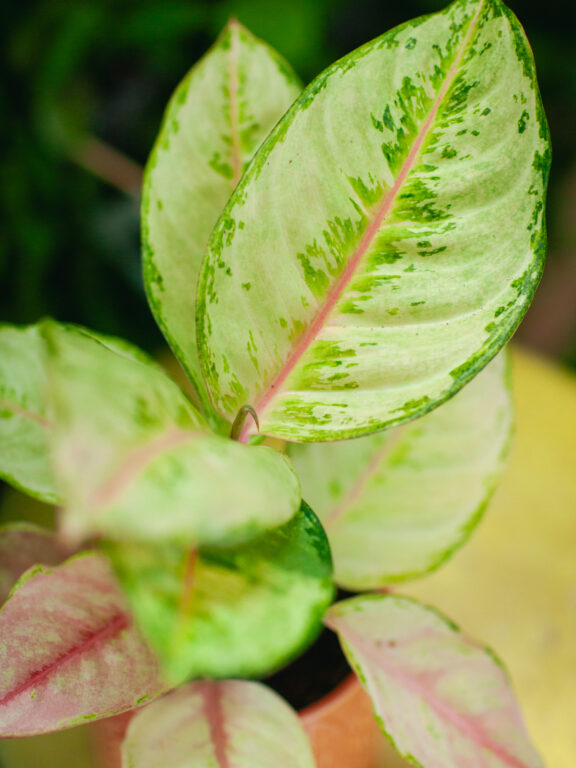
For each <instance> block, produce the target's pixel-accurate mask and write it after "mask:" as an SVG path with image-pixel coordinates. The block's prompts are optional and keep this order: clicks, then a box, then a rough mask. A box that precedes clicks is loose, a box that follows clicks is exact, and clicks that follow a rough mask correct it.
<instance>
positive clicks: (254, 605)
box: [105, 505, 334, 684]
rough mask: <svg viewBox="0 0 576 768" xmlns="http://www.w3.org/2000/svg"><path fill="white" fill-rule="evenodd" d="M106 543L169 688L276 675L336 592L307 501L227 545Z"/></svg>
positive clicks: (307, 639) (313, 631) (316, 628)
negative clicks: (266, 528) (281, 521)
mask: <svg viewBox="0 0 576 768" xmlns="http://www.w3.org/2000/svg"><path fill="white" fill-rule="evenodd" d="M105 546H106V552H107V554H108V555H109V557H110V559H111V561H112V563H113V565H114V567H115V569H116V573H117V575H118V578H119V580H120V583H121V584H122V586H123V587H124V591H125V593H126V595H127V596H128V599H129V601H130V604H131V606H132V609H133V611H134V614H135V616H136V618H137V620H138V622H139V625H140V627H141V628H142V630H143V632H144V634H145V635H146V637H147V639H148V641H149V642H150V644H151V646H152V647H153V648H154V650H155V651H156V652H157V654H158V656H159V658H160V659H161V662H162V669H163V671H164V674H165V676H166V677H167V679H169V680H170V682H171V683H173V684H176V683H181V682H182V681H183V680H186V679H191V678H195V677H214V678H223V677H260V676H263V675H265V674H267V673H269V672H272V671H274V670H275V669H276V668H278V667H280V666H282V665H283V664H285V663H287V662H288V661H290V660H291V659H292V658H294V656H295V655H297V654H298V653H299V652H301V651H303V650H304V649H305V648H307V647H308V645H309V644H310V643H311V642H312V641H313V640H314V639H315V637H316V636H317V634H318V633H319V632H320V629H321V622H322V616H323V614H324V611H325V609H326V608H327V607H328V605H329V604H330V602H331V600H332V598H333V595H334V586H333V582H332V563H331V559H330V550H329V547H328V542H327V540H326V536H325V534H324V532H323V530H322V527H321V525H320V523H319V522H318V520H317V518H316V517H315V515H314V514H313V513H312V512H311V510H310V509H308V508H307V507H306V506H305V505H303V507H302V510H301V511H300V513H299V514H297V515H295V517H294V518H293V519H292V520H290V521H289V522H288V523H286V524H285V525H283V526H282V527H280V528H278V529H276V530H274V531H271V532H269V533H265V534H263V535H261V536H259V537H258V538H256V539H254V540H252V541H250V542H249V543H248V544H243V545H241V546H237V547H234V548H230V547H221V546H219V547H213V548H200V550H198V551H191V552H190V551H187V550H184V549H182V548H181V547H178V546H173V545H162V544H156V545H152V544H149V545H144V544H133V543H129V542H121V543H112V542H109V543H108V544H106V545H105Z"/></svg>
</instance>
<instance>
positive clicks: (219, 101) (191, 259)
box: [142, 21, 301, 412]
mask: <svg viewBox="0 0 576 768" xmlns="http://www.w3.org/2000/svg"><path fill="white" fill-rule="evenodd" d="M300 90H301V86H300V84H299V83H298V80H297V78H296V76H295V75H294V73H293V72H292V71H291V70H290V67H289V66H288V64H287V63H286V62H285V61H284V60H283V59H281V58H280V56H278V54H276V52H275V51H273V50H272V49H271V48H269V47H268V46H267V45H266V44H264V43H263V42H261V41H260V40H258V39H257V38H255V37H253V36H252V35H251V34H250V32H248V30H247V29H245V28H244V27H242V25H240V24H239V23H238V22H236V21H231V22H230V23H229V24H228V25H227V27H226V28H225V30H224V31H223V32H222V34H221V36H220V38H219V39H218V41H217V42H216V44H215V45H214V46H213V47H212V48H211V49H210V51H209V52H208V53H207V54H206V55H205V56H204V57H203V58H202V59H201V60H200V62H199V63H198V64H197V65H196V66H195V67H193V69H192V70H191V71H190V72H189V73H188V75H187V76H186V77H185V78H184V80H183V81H182V83H181V84H180V85H179V87H178V88H177V90H176V92H175V94H174V96H173V98H172V100H171V102H170V104H169V106H168V109H167V112H166V115H165V117H164V122H163V125H162V128H161V131H160V134H159V136H158V140H157V142H156V146H155V148H154V150H153V153H152V155H151V158H150V161H149V163H148V166H147V169H146V175H145V180H144V196H143V214H142V221H143V241H144V277H145V281H146V288H147V292H148V297H149V300H150V306H151V308H152V311H153V312H154V315H155V317H156V320H157V321H158V323H159V325H160V327H161V328H162V330H163V332H164V334H165V336H166V338H167V339H168V341H169V343H170V344H171V346H172V348H173V349H174V351H175V353H176V354H177V356H178V358H179V359H180V361H181V362H182V363H183V365H184V367H185V368H186V370H187V372H188V373H189V375H190V377H191V378H192V381H193V382H194V384H195V386H196V389H197V390H198V393H199V395H200V397H201V399H202V401H203V402H204V404H205V406H207V410H208V412H209V411H210V408H209V401H208V398H207V395H206V390H205V385H204V382H203V380H202V375H201V372H200V363H199V359H198V352H197V348H196V329H195V296H196V284H197V282H198V275H199V273H200V265H201V262H202V258H203V256H204V251H205V250H206V245H207V243H208V239H209V236H210V232H211V231H212V228H213V227H214V225H215V224H216V221H217V220H218V217H219V216H220V214H221V213H222V210H223V209H224V206H225V205H226V202H227V200H228V198H229V197H230V195H231V193H232V191H233V190H234V188H235V186H236V184H237V183H238V180H239V179H240V176H241V175H242V173H243V170H244V168H245V166H246V164H247V163H248V161H249V160H250V158H251V157H252V155H253V154H254V152H255V150H256V149H257V148H258V147H259V145H260V144H261V143H262V141H263V140H264V138H265V137H266V136H267V134H268V133H269V132H270V131H271V129H272V128H273V127H274V125H275V124H276V123H277V122H278V120H279V119H280V118H281V117H282V115H283V114H284V112H285V111H286V110H287V109H288V107H289V106H290V104H291V103H292V102H293V101H294V99H295V98H296V97H297V96H298V94H299V93H300Z"/></svg>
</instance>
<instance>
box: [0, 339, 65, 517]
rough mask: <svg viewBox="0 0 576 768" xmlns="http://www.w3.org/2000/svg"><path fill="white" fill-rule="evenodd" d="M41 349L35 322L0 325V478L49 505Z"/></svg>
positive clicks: (51, 486) (54, 498) (51, 487)
mask: <svg viewBox="0 0 576 768" xmlns="http://www.w3.org/2000/svg"><path fill="white" fill-rule="evenodd" d="M41 347H42V342H41V339H40V335H39V331H38V327H37V326H27V327H17V326H9V325H3V326H0V477H1V478H3V479H4V480H7V481H8V482H9V483H11V484H12V485H14V486H16V488H19V489H20V490H22V491H25V492H26V493H29V494H31V495H32V496H35V497H37V498H39V499H41V500H42V501H47V502H49V503H54V502H55V501H57V494H56V489H55V487H54V479H53V476H52V469H51V467H50V462H49V455H48V449H47V433H48V430H49V428H50V421H49V418H48V416H47V413H46V402H45V389H46V377H45V374H44V368H43V365H42V356H41Z"/></svg>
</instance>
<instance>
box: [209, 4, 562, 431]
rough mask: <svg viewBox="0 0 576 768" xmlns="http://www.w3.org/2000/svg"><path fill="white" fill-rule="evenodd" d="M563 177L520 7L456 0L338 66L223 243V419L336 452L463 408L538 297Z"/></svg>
mask: <svg viewBox="0 0 576 768" xmlns="http://www.w3.org/2000/svg"><path fill="white" fill-rule="evenodd" d="M548 165H549V143H548V132H547V127H546V123H545V119H544V116H543V112H542V106H541V102H540V98H539V95H538V90H537V85H536V81H535V73H534V65H533V61H532V55H531V52H530V48H529V46H528V43H527V41H526V39H525V37H524V34H523V31H522V28H521V27H520V25H519V23H518V21H517V20H516V18H515V17H514V16H513V14H512V13H511V12H510V11H509V10H508V9H507V8H506V7H505V6H504V5H503V4H502V3H501V2H500V0H456V2H454V3H453V4H452V5H450V6H449V7H448V8H447V9H446V10H445V11H443V12H441V13H439V14H436V15H433V16H429V17H425V18H421V19H417V20H415V21H412V22H409V23H407V24H404V25H402V26H400V27H398V28H396V29H394V30H392V31H391V32H388V33H386V34H384V35H383V36H382V37H380V38H378V39H376V40H374V41H373V42H371V43H368V44H367V45H365V46H363V47H362V48H360V49H358V50H357V51H354V52H353V53H351V54H350V55H348V56H346V57H344V58H343V59H341V60H340V61H338V62H337V63H336V64H334V65H333V66H331V67H330V68H329V69H328V70H326V72H324V73H323V74H322V75H320V76H319V77H318V78H317V79H316V80H315V81H314V82H313V83H312V84H311V85H310V86H309V87H308V88H307V89H306V90H305V91H304V93H303V94H302V96H300V98H299V99H298V100H297V101H296V103H295V104H294V106H293V107H292V108H291V109H290V111H289V112H288V113H287V115H286V116H285V117H284V118H283V119H282V121H281V122H280V123H279V124H278V126H277V127H276V129H275V130H274V131H273V133H272V134H271V135H270V137H269V138H268V139H267V140H266V142H265V143H264V144H263V146H262V148H261V149H260V150H259V152H258V153H257V155H256V156H255V158H254V160H253V162H252V163H251V165H250V167H249V169H248V170H247V171H246V173H245V175H244V177H243V178H242V181H241V182H240V184H239V185H238V188H237V190H236V192H235V193H234V195H233V196H232V198H231V200H230V202H229V204H228V206H227V208H226V210H225V212H224V214H223V216H222V217H221V219H220V220H219V223H218V225H217V227H216V229H215V230H214V233H213V236H212V239H211V244H210V247H209V251H208V253H207V257H206V260H205V262H204V266H203V272H202V277H201V281H200V288H199V297H198V323H199V325H198V339H199V345H200V350H201V358H202V363H203V367H204V372H205V376H206V379H207V383H208V386H209V389H210V391H211V393H212V396H213V399H214V402H215V404H216V406H217V408H219V409H220V411H221V412H222V413H223V414H224V415H226V416H227V417H231V416H233V414H234V413H235V412H236V410H237V409H238V407H239V406H240V405H242V404H244V403H250V404H251V405H252V406H253V407H254V408H255V409H256V411H257V413H258V415H259V420H260V427H261V430H262V432H264V433H266V434H268V435H275V436H279V437H284V438H287V439H289V440H295V441H298V440H303V441H319V440H333V439H340V438H346V437H353V436H359V435H363V434H367V433H370V432H374V431H376V430H378V429H382V428H384V427H389V426H392V425H396V424H399V423H401V422H404V421H407V420H409V419H412V418H414V417H416V416H419V415H422V414H423V413H425V412H427V411H429V410H430V409H431V408H433V407H435V406H437V405H438V404H439V403H441V402H442V401H444V400H445V399H446V398H448V397H449V396H450V395H452V394H454V393H455V392H456V391H457V390H458V389H460V388H461V387H462V386H463V385H464V384H465V383H466V382H467V381H468V380H470V379H471V378H472V377H473V376H474V375H475V374H476V373H478V371H479V370H481V369H482V368H483V366H484V365H486V363H487V362H488V361H489V360H490V359H491V358H492V357H493V356H494V355H495V354H496V352H497V351H498V350H499V349H500V348H501V347H502V346H503V344H504V343H505V341H506V340H507V339H508V338H509V337H510V335H511V334H512V333H513V331H514V329H515V328H516V326H517V324H518V322H519V321H520V319H521V317H522V316H523V314H524V312H525V311H526V308H527V307H528V304H529V302H530V299H531V297H532V294H533V292H534V290H535V288H536V284H537V283H538V280H539V278H540V273H541V269H542V262H543V258H544V247H545V237H544V228H543V196H544V188H545V184H546V179H547V172H548ZM252 431H253V426H252V425H250V427H249V428H247V429H246V430H245V432H244V435H243V439H246V438H247V437H248V436H249V434H250V432H252Z"/></svg>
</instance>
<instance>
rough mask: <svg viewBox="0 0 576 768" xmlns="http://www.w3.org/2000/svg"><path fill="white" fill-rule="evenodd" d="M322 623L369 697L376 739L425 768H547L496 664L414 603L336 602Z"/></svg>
mask: <svg viewBox="0 0 576 768" xmlns="http://www.w3.org/2000/svg"><path fill="white" fill-rule="evenodd" d="M325 622H326V624H327V625H328V626H329V627H331V628H332V629H333V630H334V631H336V632H337V633H338V635H339V637H340V640H341V642H342V644H343V647H344V651H345V652H346V655H347V656H348V660H349V661H350V663H351V664H352V666H353V667H354V668H355V669H356V671H357V673H358V675H359V677H360V680H361V682H362V684H363V685H364V687H365V688H366V690H367V692H368V693H369V694H370V697H371V698H372V702H373V704H374V711H375V714H376V718H377V720H378V722H379V723H380V724H381V727H382V730H383V731H384V732H385V733H386V735H387V736H388V737H389V739H390V741H391V742H392V743H393V745H394V746H395V747H396V749H397V750H398V752H399V753H400V754H401V755H402V756H403V757H406V758H408V759H409V760H410V762H413V763H414V764H415V765H419V766H422V768H464V767H465V766H471V767H472V766H490V768H543V763H542V761H541V759H540V757H539V756H538V754H537V753H536V751H535V750H534V748H533V746H532V744H531V743H530V741H529V738H528V736H527V734H526V730H525V727H524V723H523V721H522V716H521V714H520V710H519V708H518V705H517V703H516V700H515V697H514V693H513V691H512V688H511V686H510V682H509V680H508V677H507V675H506V673H505V671H504V669H503V667H502V666H501V664H500V662H499V661H498V660H497V659H496V658H495V657H494V655H493V654H492V653H491V652H489V651H487V650H486V649H485V648H482V647H480V646H478V645H477V644H476V643H474V642H473V641H471V640H469V639H468V638H466V637H465V636H464V635H462V634H461V633H460V632H459V631H458V629H457V628H456V627H455V626H454V625H453V624H452V623H451V622H449V621H448V620H447V619H445V618H444V617H443V616H441V615H440V614H439V613H437V612H436V611H434V610H432V609H431V608H427V607H425V606H422V605H420V604H419V603H417V602H416V601H414V600H411V599H407V598H404V597H397V596H395V595H370V596H365V597H357V598H353V599H351V600H345V601H344V602H341V603H337V604H336V605H334V606H333V607H332V608H331V609H330V610H329V611H328V613H327V615H326V619H325Z"/></svg>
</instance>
